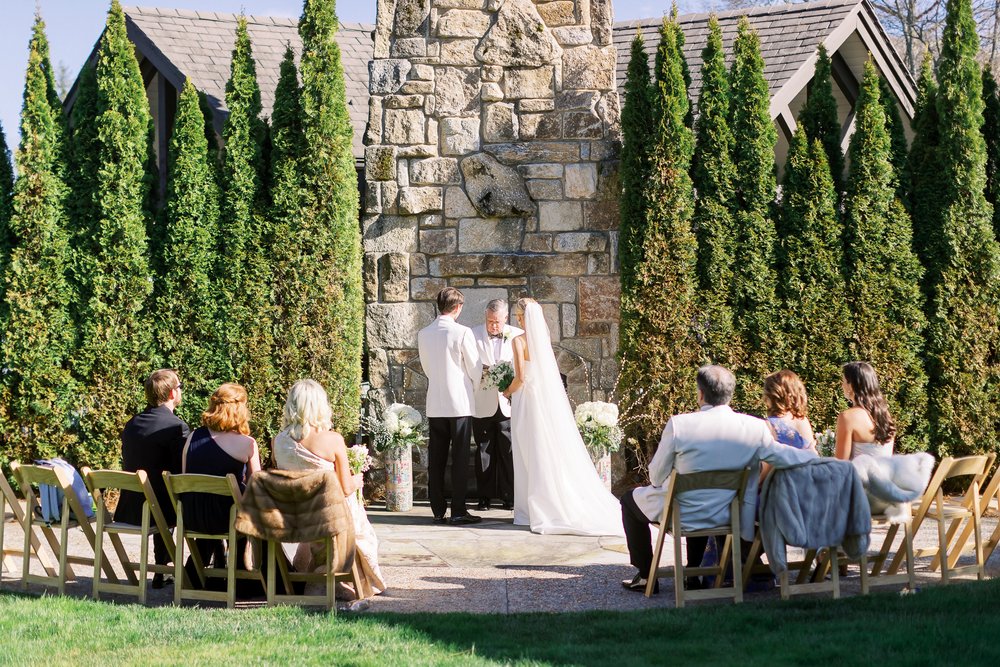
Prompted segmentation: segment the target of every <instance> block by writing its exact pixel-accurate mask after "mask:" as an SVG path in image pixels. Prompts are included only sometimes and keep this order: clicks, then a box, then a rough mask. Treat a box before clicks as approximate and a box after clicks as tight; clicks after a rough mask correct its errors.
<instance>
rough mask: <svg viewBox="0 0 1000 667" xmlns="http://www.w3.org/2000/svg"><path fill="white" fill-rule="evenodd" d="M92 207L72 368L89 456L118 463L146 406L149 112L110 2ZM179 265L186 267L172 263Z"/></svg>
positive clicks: (118, 13) (100, 70) (93, 461)
mask: <svg viewBox="0 0 1000 667" xmlns="http://www.w3.org/2000/svg"><path fill="white" fill-rule="evenodd" d="M95 74H96V78H97V101H96V105H97V109H96V110H97V115H96V120H95V121H94V122H95V129H96V139H95V141H94V148H93V150H94V151H95V155H96V157H97V161H96V163H97V179H96V187H95V192H96V195H95V209H96V214H97V219H96V222H95V226H94V229H93V231H92V236H91V239H90V243H89V244H87V245H88V246H89V247H91V248H92V249H93V255H92V256H91V257H90V258H88V262H87V275H86V276H85V277H84V284H85V287H84V289H85V290H86V294H87V303H86V306H85V308H84V311H83V314H82V319H81V321H79V323H78V325H79V326H80V328H81V344H80V349H79V351H78V353H77V355H76V358H75V362H76V364H77V365H76V370H77V372H78V373H79V375H80V377H81V378H82V379H83V381H84V384H85V385H86V393H85V396H84V397H83V400H84V405H83V406H82V418H81V424H80V430H81V434H82V436H83V440H84V445H85V447H86V448H87V452H86V454H87V456H86V462H87V463H89V464H90V465H92V466H110V465H113V464H115V463H116V462H117V461H118V457H119V449H120V448H119V444H118V439H119V436H120V434H121V428H122V426H123V425H124V424H125V422H126V421H128V419H129V418H130V417H131V416H132V414H134V413H135V412H136V411H137V410H138V409H139V408H141V407H142V405H143V400H142V383H141V378H142V377H143V376H144V375H145V374H146V373H148V372H149V371H150V363H149V356H150V352H151V349H150V348H151V343H152V341H151V336H150V328H151V327H150V324H149V322H148V321H147V320H146V313H145V307H146V305H147V304H146V302H147V299H148V298H149V295H150V291H151V280H150V277H151V276H150V272H149V264H148V259H147V253H148V244H147V240H146V229H147V226H146V213H145V210H144V203H145V202H146V197H147V190H148V187H147V186H148V179H147V177H146V171H145V165H146V159H147V156H148V151H149V140H150V136H151V135H150V128H151V119H150V114H149V104H148V102H147V101H146V91H145V87H144V86H143V84H142V74H141V73H140V72H139V63H138V62H136V59H135V49H134V48H133V46H132V44H131V42H129V39H128V35H127V34H126V31H125V15H124V13H123V12H122V8H121V5H120V4H119V2H118V0H112V3H111V8H110V10H109V11H108V20H107V27H106V29H105V31H104V35H103V36H102V37H101V41H100V43H99V45H98V54H97V65H96V72H95ZM177 268H178V270H183V267H177Z"/></svg>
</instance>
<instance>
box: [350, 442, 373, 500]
mask: <svg viewBox="0 0 1000 667" xmlns="http://www.w3.org/2000/svg"><path fill="white" fill-rule="evenodd" d="M373 463H375V459H373V458H372V457H371V455H370V454H369V453H368V448H367V447H365V446H364V445H354V446H353V447H348V448H347V465H349V466H350V467H351V474H352V475H357V474H358V473H366V472H368V471H369V470H370V469H371V467H372V464H373ZM354 495H355V497H356V498H357V499H358V503H360V504H361V505H364V500H363V499H362V497H361V489H358V490H357V491H355V492H354Z"/></svg>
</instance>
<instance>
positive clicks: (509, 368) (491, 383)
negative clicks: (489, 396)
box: [482, 361, 514, 391]
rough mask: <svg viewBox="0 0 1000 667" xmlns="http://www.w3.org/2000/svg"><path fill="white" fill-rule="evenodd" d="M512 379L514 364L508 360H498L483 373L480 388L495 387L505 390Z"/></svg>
mask: <svg viewBox="0 0 1000 667" xmlns="http://www.w3.org/2000/svg"><path fill="white" fill-rule="evenodd" d="M513 381H514V366H513V365H512V364H511V363H510V362H509V361H499V362H497V363H495V364H493V365H492V366H490V367H489V368H488V369H487V370H486V372H485V373H484V374H483V382H482V388H483V389H489V388H490V387H496V388H497V391H507V387H509V386H510V383H511V382H513Z"/></svg>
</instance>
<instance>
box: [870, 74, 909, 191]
mask: <svg viewBox="0 0 1000 667" xmlns="http://www.w3.org/2000/svg"><path fill="white" fill-rule="evenodd" d="M878 90H879V98H880V99H881V100H882V109H883V111H884V112H885V127H886V131H887V132H888V133H889V141H890V143H891V144H892V153H891V156H890V157H891V161H892V169H893V171H894V172H895V173H896V180H897V185H896V194H897V196H898V197H899V200H900V201H901V202H903V203H904V204H909V202H908V201H907V199H906V194H907V193H906V185H905V183H906V181H907V180H909V174H908V173H907V171H906V155H907V151H908V148H907V146H906V130H905V129H903V119H902V117H901V116H900V115H899V106H898V105H897V104H896V95H895V94H894V93H893V92H892V89H891V88H890V87H889V82H888V81H887V80H886V79H885V77H883V76H880V77H879V78H878Z"/></svg>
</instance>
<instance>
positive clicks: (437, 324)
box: [417, 315, 482, 418]
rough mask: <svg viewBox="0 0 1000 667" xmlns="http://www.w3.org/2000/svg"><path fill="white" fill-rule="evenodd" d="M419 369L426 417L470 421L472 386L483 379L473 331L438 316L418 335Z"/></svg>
mask: <svg viewBox="0 0 1000 667" xmlns="http://www.w3.org/2000/svg"><path fill="white" fill-rule="evenodd" d="M417 350H418V352H419V354H420V365H421V366H422V367H423V369H424V375H426V376H427V417H428V418H430V417H470V416H472V411H473V403H474V399H473V394H472V392H473V383H475V384H476V385H477V386H478V383H479V378H480V376H481V375H482V364H481V363H480V361H479V350H478V349H477V347H476V339H475V337H474V336H473V335H472V329H470V328H469V327H467V326H464V325H461V324H459V323H458V322H456V321H455V320H454V318H452V317H449V316H448V315H440V316H438V318H437V319H436V320H434V321H433V322H431V323H430V324H429V325H427V326H426V327H424V328H423V329H421V330H420V332H419V333H418V334H417Z"/></svg>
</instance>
